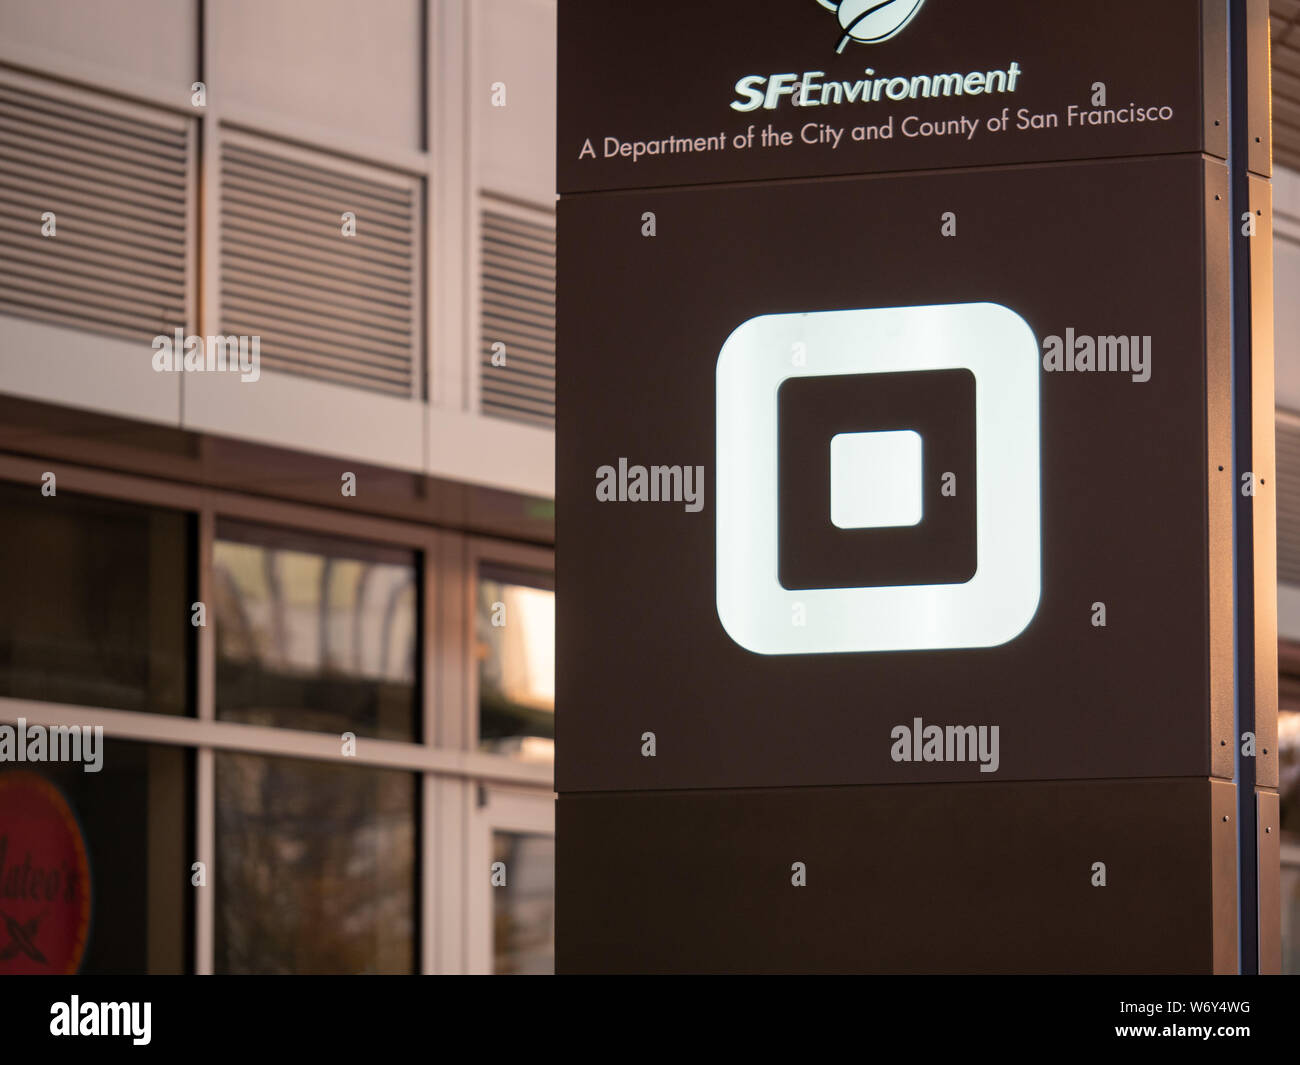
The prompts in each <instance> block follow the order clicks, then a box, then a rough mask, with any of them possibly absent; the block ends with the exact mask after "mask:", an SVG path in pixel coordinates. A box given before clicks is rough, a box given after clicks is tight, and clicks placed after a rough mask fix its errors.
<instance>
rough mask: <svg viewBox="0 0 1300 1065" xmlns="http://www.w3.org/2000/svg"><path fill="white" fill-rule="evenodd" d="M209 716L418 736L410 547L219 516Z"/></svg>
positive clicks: (415, 602) (415, 597)
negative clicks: (213, 705) (213, 689)
mask: <svg viewBox="0 0 1300 1065" xmlns="http://www.w3.org/2000/svg"><path fill="white" fill-rule="evenodd" d="M213 565H214V584H215V607H216V609H215V614H216V625H217V630H216V637H217V641H216V642H217V716H218V717H219V718H222V719H223V720H228V721H242V722H245V723H249V724H258V725H277V726H281V727H285V728H297V729H307V730H309V731H314V732H336V733H342V732H352V733H354V734H355V735H357V736H368V737H375V738H380V739H390V740H417V739H418V738H419V737H418V727H417V722H418V720H419V715H418V713H417V709H418V697H417V683H416V682H417V678H418V662H417V654H416V648H417V644H418V632H419V624H418V620H417V619H418V617H419V592H418V588H419V580H418V567H417V561H416V555H415V552H413V551H404V550H400V549H394V548H387V547H380V546H373V545H370V544H361V543H354V542H352V541H348V540H338V539H334V538H326V537H320V536H309V535H304V534H300V533H289V532H284V531H281V530H276V529H269V528H262V527H258V526H253V525H245V524H243V523H236V522H223V523H222V524H221V525H220V527H219V529H218V539H217V542H216V544H215V547H214V552H213Z"/></svg>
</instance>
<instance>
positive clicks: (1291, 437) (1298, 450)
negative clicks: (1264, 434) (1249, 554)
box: [1277, 417, 1300, 584]
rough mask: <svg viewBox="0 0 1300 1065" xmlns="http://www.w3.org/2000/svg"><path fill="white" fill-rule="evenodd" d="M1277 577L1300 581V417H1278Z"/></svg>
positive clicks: (1288, 580) (1282, 579) (1289, 580)
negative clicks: (1295, 419) (1296, 419)
mask: <svg viewBox="0 0 1300 1065" xmlns="http://www.w3.org/2000/svg"><path fill="white" fill-rule="evenodd" d="M1277 579H1278V580H1280V581H1286V582H1287V583H1288V584H1300V421H1291V420H1290V419H1284V418H1281V417H1279V418H1278V420H1277Z"/></svg>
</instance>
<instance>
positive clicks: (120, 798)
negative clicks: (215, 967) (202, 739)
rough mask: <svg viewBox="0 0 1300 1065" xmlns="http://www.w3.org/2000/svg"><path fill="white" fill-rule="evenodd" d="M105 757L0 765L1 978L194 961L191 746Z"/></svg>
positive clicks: (127, 970) (172, 967)
mask: <svg viewBox="0 0 1300 1065" xmlns="http://www.w3.org/2000/svg"><path fill="white" fill-rule="evenodd" d="M102 754H103V761H102V765H101V768H100V770H99V772H97V773H87V772H84V771H83V767H82V764H81V763H75V762H73V763H68V762H65V763H62V764H60V763H41V764H34V763H26V764H22V765H16V764H14V763H10V762H2V763H0V885H2V886H0V975H5V974H32V973H47V972H49V973H62V972H66V971H73V972H80V973H82V974H130V975H134V974H147V973H172V974H180V973H185V972H190V971H192V970H193V957H192V953H193V952H192V950H191V945H192V943H193V924H192V920H193V902H194V893H195V890H196V889H194V888H192V887H191V886H190V871H189V870H190V863H191V862H192V861H194V843H193V830H192V826H193V824H194V817H193V803H192V789H193V779H194V775H193V766H194V753H193V751H190V750H186V749H184V748H180V747H167V746H163V745H161V744H148V743H131V742H127V741H124V740H105V741H104V746H103V750H102ZM37 883H39V884H40V885H41V893H40V896H39V897H37V893H36V891H35V890H34V885H35V884H37ZM24 884H25V885H26V890H24V888H23V885H24ZM10 920H12V921H13V922H14V924H13V925H12V926H11V925H10V924H9V921H10Z"/></svg>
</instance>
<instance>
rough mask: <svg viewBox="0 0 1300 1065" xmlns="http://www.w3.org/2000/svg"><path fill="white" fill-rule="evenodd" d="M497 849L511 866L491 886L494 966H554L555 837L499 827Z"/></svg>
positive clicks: (528, 971) (528, 970)
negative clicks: (503, 878)
mask: <svg viewBox="0 0 1300 1065" xmlns="http://www.w3.org/2000/svg"><path fill="white" fill-rule="evenodd" d="M492 855H493V857H492V860H493V861H494V862H504V863H505V867H506V882H505V884H504V885H503V886H501V887H494V888H493V889H492V954H493V971H494V972H496V973H515V974H523V975H536V974H547V973H553V972H555V839H554V838H553V837H551V836H536V835H528V834H524V833H519V832H494V833H493V834H492Z"/></svg>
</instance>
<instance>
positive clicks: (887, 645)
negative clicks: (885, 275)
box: [716, 303, 1042, 654]
mask: <svg viewBox="0 0 1300 1065" xmlns="http://www.w3.org/2000/svg"><path fill="white" fill-rule="evenodd" d="M947 369H966V370H969V371H970V373H971V374H972V375H973V376H974V378H975V412H974V420H975V439H976V454H975V470H976V481H977V484H978V489H977V490H978V493H979V495H978V499H977V501H976V521H975V528H976V542H977V553H978V564H977V566H976V570H975V574H974V576H972V577H971V579H970V580H968V581H965V582H964V583H954V584H899V585H881V586H872V587H845V588H810V589H799V590H790V589H787V588H785V587H783V586H782V584H781V582H780V579H779V577H778V551H779V542H778V520H777V515H778V494H779V491H778V484H779V477H778V448H777V440H778V435H779V434H778V426H777V409H778V405H777V390H778V389H779V388H780V386H781V383H782V382H783V381H785V380H787V379H788V378H791V377H817V376H832V375H837V374H873V373H880V374H886V373H897V372H904V371H923V370H947ZM1038 374H1039V355H1038V342H1037V340H1036V338H1035V337H1034V334H1033V331H1032V330H1031V329H1030V328H1029V325H1028V323H1027V322H1025V320H1024V319H1023V318H1021V317H1020V316H1019V315H1018V314H1016V313H1015V312H1014V311H1012V310H1010V309H1009V308H1007V307H1004V306H1002V305H1001V304H996V303H964V304H946V305H936V306H928V307H888V308H868V309H863V310H847V311H818V312H812V313H806V314H773V315H760V316H759V317H756V318H750V319H749V320H748V321H746V322H743V323H741V325H740V326H738V327H737V328H736V329H735V331H733V332H732V334H731V336H729V337H728V338H727V340H726V342H725V343H724V344H723V346H722V351H721V352H720V353H719V355H718V366H717V530H716V548H717V609H718V618H719V620H720V621H721V622H722V626H723V628H724V629H725V630H726V631H727V634H728V635H729V636H730V637H731V638H732V639H733V640H735V641H736V643H738V644H739V645H740V646H741V647H744V648H746V649H747V650H750V651H754V652H756V653H758V654H824V653H830V652H863V651H906V650H921V649H941V648H974V647H995V646H997V645H998V644H1003V643H1006V642H1007V641H1009V640H1012V639H1014V638H1015V637H1016V636H1018V635H1019V634H1020V633H1021V632H1023V631H1024V629H1025V627H1026V626H1027V625H1028V624H1029V622H1030V621H1031V620H1032V619H1033V616H1034V613H1035V612H1036V611H1037V609H1038V601H1039V597H1040V594H1041V564H1042V563H1041V560H1042V545H1041V533H1040V526H1041V521H1040V514H1039V506H1040V504H1039V404H1038V389H1039V379H1038ZM921 445H922V440H921V437H920V436H919V434H917V433H915V432H908V431H901V432H900V431H890V432H862V433H843V434H838V435H837V436H835V437H834V438H833V439H832V443H831V448H830V452H831V453H830V454H829V455H828V456H827V458H826V461H828V462H829V463H830V465H831V505H830V506H831V513H830V514H828V515H827V519H828V520H830V521H832V522H833V523H834V524H835V525H837V526H839V527H840V528H846V529H847V528H852V529H869V528H878V527H885V526H901V525H915V524H916V523H917V522H919V521H920V520H921V517H922V515H921V499H922V492H921V484H922V478H923V477H934V476H938V475H939V473H940V472H941V471H936V470H924V469H923V468H922V461H921Z"/></svg>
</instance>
